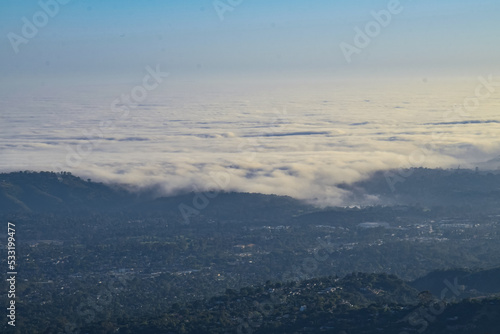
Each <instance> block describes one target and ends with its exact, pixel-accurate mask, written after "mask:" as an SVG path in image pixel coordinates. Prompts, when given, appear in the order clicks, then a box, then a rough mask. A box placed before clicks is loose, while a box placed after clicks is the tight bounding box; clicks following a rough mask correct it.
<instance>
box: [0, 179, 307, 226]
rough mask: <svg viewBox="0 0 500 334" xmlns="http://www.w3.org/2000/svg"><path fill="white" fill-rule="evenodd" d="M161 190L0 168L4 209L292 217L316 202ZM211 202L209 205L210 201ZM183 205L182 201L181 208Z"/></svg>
mask: <svg viewBox="0 0 500 334" xmlns="http://www.w3.org/2000/svg"><path fill="white" fill-rule="evenodd" d="M157 193H158V191H157V190H156V189H153V190H143V191H141V192H129V191H127V190H125V188H124V187H122V186H118V185H107V184H103V183H96V182H93V181H91V180H84V179H82V178H80V177H77V176H74V175H72V174H71V173H66V172H62V173H53V172H16V173H2V174H0V213H3V214H15V213H35V214H36V213H76V214H84V213H91V214H93V213H116V212H126V213H129V214H138V215H143V214H154V213H169V214H172V213H175V214H178V215H180V216H182V213H183V212H184V213H185V214H187V215H192V214H193V213H197V212H199V211H200V210H201V209H202V210H203V213H204V214H206V215H212V216H213V215H217V216H218V217H220V218H224V219H240V218H241V217H247V218H249V219H263V218H266V219H269V218H270V217H274V216H276V217H278V216H282V217H283V218H285V217H290V216H291V215H293V214H296V213H298V212H303V211H304V210H305V211H307V210H311V209H312V207H311V206H309V205H306V204H305V203H303V202H301V201H299V200H295V199H293V198H291V197H287V196H276V195H263V194H249V193H225V192H221V193H212V194H207V195H203V196H199V194H195V193H188V192H186V193H185V194H181V195H178V196H171V197H158V195H157ZM207 202H209V203H210V205H208V204H207ZM179 205H183V206H182V210H184V211H181V210H180V209H179Z"/></svg>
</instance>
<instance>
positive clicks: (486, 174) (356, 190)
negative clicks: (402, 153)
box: [340, 168, 500, 210]
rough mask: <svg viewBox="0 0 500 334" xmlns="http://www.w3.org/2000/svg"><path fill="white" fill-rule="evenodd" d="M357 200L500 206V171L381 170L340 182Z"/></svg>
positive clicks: (478, 206) (388, 202)
mask: <svg viewBox="0 0 500 334" xmlns="http://www.w3.org/2000/svg"><path fill="white" fill-rule="evenodd" d="M340 186H341V187H342V188H344V189H346V190H349V191H351V192H352V194H353V198H352V200H353V201H361V202H362V201H363V198H365V197H366V196H367V195H372V196H375V197H377V198H379V200H380V201H379V204H386V205H387V204H389V205H391V204H398V205H421V206H426V207H432V206H469V207H473V208H484V209H489V210H490V209H495V208H498V207H499V206H500V171H480V170H470V169H453V170H452V169H448V170H444V169H428V168H411V169H405V170H392V171H379V172H376V173H374V174H373V175H371V177H369V178H368V179H366V180H363V181H360V182H356V183H354V184H343V185H340Z"/></svg>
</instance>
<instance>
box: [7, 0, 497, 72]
mask: <svg viewBox="0 0 500 334" xmlns="http://www.w3.org/2000/svg"><path fill="white" fill-rule="evenodd" d="M54 1H56V0H42V1H41V2H42V3H47V4H51V3H53V2H54ZM60 1H61V2H62V3H64V2H68V0H60ZM398 2H399V6H394V8H397V9H398V10H397V12H398V13H397V14H393V15H391V18H390V21H389V24H387V25H386V26H385V27H381V29H380V32H378V31H376V30H374V33H376V34H375V36H374V37H373V38H370V39H371V40H370V42H369V43H368V45H367V46H366V47H364V48H362V49H359V48H358V49H359V50H361V52H360V53H359V54H353V56H352V62H351V63H350V64H348V63H347V62H346V59H345V57H344V55H343V52H342V51H341V48H340V45H341V43H343V42H344V43H349V44H350V45H353V46H355V44H354V38H355V35H356V32H355V30H354V29H355V28H356V27H359V28H360V29H362V30H364V29H365V27H366V25H367V24H368V23H369V22H371V21H374V17H373V16H372V14H371V13H372V12H373V11H374V12H380V11H382V10H387V9H388V7H389V6H390V3H394V1H365V0H363V1H359V0H358V1H339V0H337V1H332V0H316V1H306V0H286V1H268V0H243V1H240V0H221V1H211V0H203V1H202V0H189V1H179V0H176V1H171V0H148V1H141V2H139V1H130V0H73V1H69V2H68V4H60V5H59V8H58V9H57V10H55V12H56V14H55V15H54V17H49V19H48V20H47V22H46V24H45V25H44V23H45V22H44V18H43V15H42V16H38V17H37V19H38V20H39V22H41V25H42V26H41V27H40V28H38V32H37V34H36V35H35V36H34V37H32V38H26V40H27V43H21V44H18V50H19V52H18V53H15V52H14V50H13V47H12V43H11V41H9V37H8V34H9V33H14V34H17V35H18V36H21V37H23V34H22V28H23V25H24V24H25V23H24V22H23V20H22V18H23V17H26V18H27V19H28V20H29V21H30V22H33V16H34V15H36V13H37V12H39V11H40V10H41V7H40V4H39V3H38V1H18V0H2V1H1V3H0V36H2V39H1V41H2V42H1V48H0V63H1V64H2V66H1V72H0V74H1V75H2V77H3V78H4V79H5V78H6V77H7V76H8V77H11V76H15V77H17V78H20V77H21V76H29V78H30V79H33V78H35V77H36V78H41V80H43V79H47V80H48V79H49V78H52V77H60V76H63V77H64V76H65V77H66V79H67V78H68V77H71V78H72V79H74V80H78V79H80V80H83V78H84V77H85V76H94V78H95V76H108V77H116V78H119V77H121V78H132V77H133V75H136V73H137V72H138V71H141V70H142V69H143V67H144V66H146V65H148V64H149V65H151V64H153V65H154V64H162V66H164V67H165V68H168V70H169V71H170V72H171V73H172V74H175V77H182V76H187V75H190V76H192V75H194V76H196V77H198V78H200V79H204V78H210V77H211V76H213V75H216V76H235V77H240V78H241V76H249V75H255V76H259V77H261V78H262V77H263V76H266V75H268V74H272V75H274V74H276V73H277V74H278V75H283V76H287V75H294V74H300V75H313V76H314V75H316V74H321V75H328V76H339V75H353V74H356V75H361V76H369V75H371V74H378V75H380V73H382V74H384V75H389V74H391V75H394V74H395V75H400V74H401V75H405V74H408V73H412V74H414V73H415V71H416V72H419V73H422V75H423V76H429V75H432V74H436V72H439V73H441V72H446V73H451V74H458V75H464V74H465V75H467V74H475V73H476V72H481V73H482V72H485V71H486V72H492V71H494V70H496V69H497V64H498V59H499V58H500V43H498V31H500V23H499V22H500V21H499V20H498V15H499V13H500V2H499V1H497V0H440V1H435V0H412V1H410V0H401V1H395V3H398ZM230 3H233V4H234V5H230ZM238 3H239V4H238ZM216 7H218V8H219V10H217V9H216ZM51 8H54V7H53V6H52V7H51ZM218 11H219V12H218ZM219 14H220V15H219ZM221 18H222V19H221ZM374 29H376V28H374ZM12 36H13V35H11V39H12ZM23 38H24V37H23ZM14 44H15V43H14Z"/></svg>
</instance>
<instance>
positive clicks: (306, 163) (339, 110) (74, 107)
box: [0, 79, 500, 205]
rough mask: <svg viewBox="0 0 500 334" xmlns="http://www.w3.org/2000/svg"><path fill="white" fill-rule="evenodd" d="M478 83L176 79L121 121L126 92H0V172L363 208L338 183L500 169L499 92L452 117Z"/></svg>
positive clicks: (124, 89)
mask: <svg viewBox="0 0 500 334" xmlns="http://www.w3.org/2000/svg"><path fill="white" fill-rule="evenodd" d="M477 85H478V82H477V80H474V79H470V80H463V81H460V82H457V81H455V80H444V79H442V80H438V79H436V80H434V81H432V80H431V81H429V82H424V81H422V80H417V79H415V80H406V81H404V82H401V81H398V80H394V81H390V80H386V81H380V82H374V81H370V80H352V81H350V82H349V83H345V82H343V83H340V81H337V82H336V81H331V82H318V83H312V84H297V83H280V84H274V85H272V84H271V83H266V84H263V85H262V86H255V85H245V84H242V83H239V84H238V85H231V84H230V83H228V84H222V83H219V84H218V85H217V86H214V85H211V84H209V83H206V84H204V83H199V82H198V83H192V82H191V83H182V82H175V81H174V82H171V83H168V84H167V85H165V87H163V86H162V87H160V88H158V89H157V90H155V91H153V92H151V93H150V95H149V96H148V98H147V99H146V101H144V102H141V103H140V104H138V105H136V106H132V107H130V110H129V111H128V112H126V113H124V112H122V113H120V112H117V111H116V110H113V108H111V107H110V105H111V104H112V101H113V100H114V99H115V98H116V97H117V96H119V95H120V94H122V93H127V92H129V91H130V87H127V86H123V87H116V86H113V87H112V88H105V87H98V86H96V87H86V88H85V89H80V88H75V87H66V88H59V89H50V90H49V89H47V88H39V89H37V90H36V92H33V91H30V92H26V94H25V96H24V95H23V93H18V94H16V95H15V96H10V95H7V94H3V95H2V96H1V103H2V109H3V111H2V114H1V118H2V119H1V125H0V127H1V134H0V137H1V142H0V158H1V161H0V168H1V170H2V171H14V170H26V169H28V170H55V171H59V170H67V171H71V172H73V173H74V174H77V175H81V176H84V177H89V178H92V179H94V180H100V181H113V182H120V183H128V184H131V185H133V186H134V187H144V186H152V185H160V187H161V189H162V191H163V192H164V194H174V193H177V192H180V191H193V190H195V191H203V190H210V189H213V188H216V189H219V188H223V189H224V190H234V191H244V192H259V193H266V194H271V193H272V194H279V195H289V196H292V197H295V198H300V199H307V200H310V201H313V202H315V203H318V204H330V205H345V204H357V203H346V199H347V198H348V197H349V196H347V195H348V194H346V193H345V190H342V189H340V188H338V187H337V185H338V184H340V183H351V182H355V181H359V180H361V179H363V178H366V177H368V176H369V175H370V173H373V172H374V171H377V170H385V169H394V168H406V167H413V166H427V167H443V168H448V167H456V166H457V165H462V166H471V167H473V166H476V165H479V166H481V168H483V167H485V168H486V167H487V168H495V169H496V168H497V167H498V166H496V165H495V162H494V160H493V159H495V158H496V157H498V156H499V155H500V140H499V139H498V138H500V136H499V132H500V131H499V129H498V122H500V118H499V117H498V109H499V106H500V92H495V93H494V94H491V96H490V97H489V98H488V99H483V100H481V101H480V104H479V105H478V106H477V107H475V108H474V110H472V109H471V110H466V111H464V110H459V109H456V106H457V105H460V104H461V103H463V101H464V99H466V98H468V97H473V96H474V92H475V88H476V86H477ZM19 99H23V100H24V101H23V103H22V104H20V103H19ZM486 161H492V163H491V164H489V165H488V164H481V163H482V162H486Z"/></svg>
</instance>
